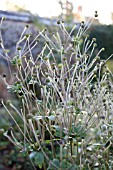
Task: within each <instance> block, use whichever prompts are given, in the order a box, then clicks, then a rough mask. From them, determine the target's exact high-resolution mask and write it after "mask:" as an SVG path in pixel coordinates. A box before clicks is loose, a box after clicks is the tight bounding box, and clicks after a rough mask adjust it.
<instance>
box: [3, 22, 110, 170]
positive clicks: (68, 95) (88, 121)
mask: <svg viewBox="0 0 113 170" xmlns="http://www.w3.org/2000/svg"><path fill="white" fill-rule="evenodd" d="M90 24H91V23H89V27H90ZM58 25H59V28H60V32H59V33H58V32H57V33H56V34H55V33H54V34H53V38H51V39H50V38H49V36H48V32H47V30H45V29H44V30H42V31H39V33H38V35H37V37H36V38H35V39H34V41H33V42H32V43H31V44H29V38H30V37H29V36H27V38H26V37H25V36H24V33H22V35H21V38H20V40H19V42H18V43H17V47H16V49H17V50H16V55H15V57H14V58H13V59H12V60H10V58H8V62H9V63H10V62H11V63H12V64H13V65H14V66H15V67H16V73H15V74H14V77H13V75H12V79H13V81H12V82H14V83H13V84H12V85H9V84H7V82H6V81H5V78H3V77H2V76H1V79H2V81H3V82H4V83H5V85H6V87H7V89H8V90H9V91H10V92H12V93H15V94H16V95H17V97H18V99H19V101H20V106H21V107H20V109H17V108H16V107H15V106H14V104H12V102H11V101H10V102H9V105H8V106H7V105H5V104H4V101H3V100H1V103H2V105H3V106H4V108H5V109H6V111H7V112H8V114H9V115H10V116H11V118H12V120H13V122H14V124H15V125H16V126H17V129H16V131H15V130H14V128H13V127H11V128H10V129H9V130H8V131H6V132H5V133H4V136H6V137H7V138H8V139H9V140H10V141H11V142H12V143H13V144H14V145H16V146H18V147H19V148H20V150H21V151H23V152H25V153H26V154H28V155H29V157H30V159H31V161H32V162H33V164H34V165H35V167H37V168H40V169H44V170H46V169H48V170H75V169H78V170H79V169H80V170H86V169H95V168H97V169H109V168H112V167H113V162H112V154H113V153H112V147H113V146H112V140H113V138H112V136H113V122H112V109H113V108H112V107H113V102H112V98H113V90H112V89H113V84H112V76H113V75H112V73H111V72H110V70H109V69H108V68H107V66H106V62H107V60H108V59H109V58H111V57H112V56H110V57H109V58H108V59H106V60H101V59H100V57H99V55H100V53H101V52H102V51H104V48H102V49H100V51H99V52H98V53H97V54H96V55H95V57H94V59H93V60H92V55H93V53H94V51H95V48H96V44H95V38H93V39H92V40H91V41H89V40H88V37H87V36H86V38H85V40H84V41H83V42H82V41H81V40H82V37H83V36H84V35H85V34H86V31H87V29H88V27H87V25H88V24H87V23H86V25H85V24H84V26H83V23H82V24H81V27H80V28H79V30H78V32H77V34H76V35H74V36H73V37H72V36H71V35H72V32H73V31H74V29H75V26H74V28H73V29H72V31H71V32H70V33H68V32H67V30H66V29H65V26H64V23H63V22H62V21H59V22H58ZM37 38H43V39H44V40H45V43H44V44H43V47H42V51H41V52H40V54H38V55H37V57H36V58H34V57H33V56H32V50H33V48H34V47H35V46H37V47H38V42H37ZM23 40H26V43H25V46H24V47H21V42H22V41H23ZM2 47H3V48H4V46H3V42H2ZM90 49H92V50H90ZM5 54H6V56H7V55H8V54H7V52H6V53H5ZM28 54H29V56H30V57H28ZM57 56H59V60H57ZM102 66H104V67H105V71H104V73H103V75H102V76H101V71H102V70H101V68H102ZM11 74H12V73H11ZM94 80H95V81H94ZM37 90H38V91H39V93H38V94H37ZM10 108H11V109H13V110H14V111H15V112H16V113H17V115H18V116H19V118H20V119H21V121H22V123H21V124H22V125H20V124H19V123H18V121H17V119H15V118H14V116H13V115H12V113H11V111H10ZM18 134H19V135H18Z"/></svg>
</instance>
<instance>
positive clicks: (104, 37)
mask: <svg viewBox="0 0 113 170" xmlns="http://www.w3.org/2000/svg"><path fill="white" fill-rule="evenodd" d="M112 35H113V25H92V26H91V27H90V29H89V37H90V40H91V39H92V38H93V37H95V38H96V39H97V49H98V50H100V49H101V48H103V47H104V48H105V52H104V53H102V54H101V55H100V56H101V58H102V59H107V58H108V56H110V55H111V54H112V53H113V39H112Z"/></svg>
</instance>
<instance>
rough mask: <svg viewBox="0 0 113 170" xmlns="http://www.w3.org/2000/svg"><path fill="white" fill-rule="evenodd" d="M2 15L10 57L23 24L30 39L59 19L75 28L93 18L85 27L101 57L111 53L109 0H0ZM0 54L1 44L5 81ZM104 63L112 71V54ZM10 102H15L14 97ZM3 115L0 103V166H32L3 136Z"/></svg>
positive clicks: (1, 94)
mask: <svg viewBox="0 0 113 170" xmlns="http://www.w3.org/2000/svg"><path fill="white" fill-rule="evenodd" d="M95 11H98V17H97V18H95V19H94V14H95ZM2 17H6V20H5V21H4V22H3V25H2V27H1V33H2V36H3V42H4V46H5V49H7V50H10V51H9V53H8V54H9V56H10V57H11V58H12V57H13V56H14V53H15V45H16V43H17V41H18V40H19V38H20V35H21V33H22V31H23V29H24V27H25V25H26V24H29V25H30V27H29V29H28V33H30V34H32V37H31V41H32V40H33V39H34V38H35V37H36V35H37V28H39V29H43V28H44V27H47V28H48V29H49V31H50V32H54V31H55V30H56V23H57V21H58V20H59V19H62V20H64V21H65V23H67V26H68V29H69V30H70V29H71V28H72V26H73V25H74V24H77V25H78V27H77V29H78V28H79V26H80V23H81V22H82V21H85V22H87V21H88V20H89V19H90V18H92V19H94V22H93V25H92V26H91V27H90V29H89V31H88V34H89V39H92V38H96V39H97V45H98V46H97V50H100V49H101V48H103V47H104V48H105V51H104V52H103V53H102V54H101V56H100V57H101V58H102V59H107V58H108V57H109V56H110V55H111V54H112V53H113V25H112V24H113V1H112V0H92V1H91V0H68V1H67V0H32V1H31V0H0V19H1V18H2ZM42 43H43V42H42ZM40 50H41V43H40V46H39V47H38V49H37V48H36V49H34V51H33V55H34V56H36V55H37V54H38V53H39V52H40ZM2 55H4V52H3V50H2V48H1V47H0V75H3V74H6V76H7V77H6V78H7V82H9V83H11V79H10V76H9V74H8V73H9V71H8V65H7V62H6V61H5V60H4V59H3V58H2ZM107 64H108V67H109V68H110V70H111V71H112V72H113V60H112V58H111V60H109V62H108V63H107ZM9 97H10V95H9V94H7V91H6V89H5V87H4V85H3V84H2V82H0V98H3V99H4V100H5V101H7V99H9ZM13 102H15V105H16V104H17V105H18V103H16V102H17V101H16V100H14V101H13ZM14 114H15V113H14ZM15 116H16V115H15ZM5 117H6V111H5V110H4V108H3V107H2V106H0V170H32V169H33V167H32V166H31V164H30V163H29V160H28V158H27V157H26V155H24V154H23V153H19V154H18V150H17V149H16V148H15V147H14V146H13V145H12V144H11V143H10V142H9V141H8V140H7V139H6V138H4V137H3V134H2V129H7V128H8V127H9V126H11V123H9V120H10V119H9V118H8V119H6V118H5Z"/></svg>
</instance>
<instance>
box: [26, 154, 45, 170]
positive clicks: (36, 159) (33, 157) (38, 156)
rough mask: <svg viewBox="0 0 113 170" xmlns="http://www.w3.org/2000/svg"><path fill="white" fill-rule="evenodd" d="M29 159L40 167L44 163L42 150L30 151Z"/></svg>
mask: <svg viewBox="0 0 113 170" xmlns="http://www.w3.org/2000/svg"><path fill="white" fill-rule="evenodd" d="M29 157H30V159H31V160H32V161H33V162H34V164H35V165H37V166H38V167H39V168H40V169H41V168H42V165H43V163H44V155H43V153H42V152H32V153H30V155H29Z"/></svg>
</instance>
